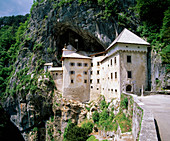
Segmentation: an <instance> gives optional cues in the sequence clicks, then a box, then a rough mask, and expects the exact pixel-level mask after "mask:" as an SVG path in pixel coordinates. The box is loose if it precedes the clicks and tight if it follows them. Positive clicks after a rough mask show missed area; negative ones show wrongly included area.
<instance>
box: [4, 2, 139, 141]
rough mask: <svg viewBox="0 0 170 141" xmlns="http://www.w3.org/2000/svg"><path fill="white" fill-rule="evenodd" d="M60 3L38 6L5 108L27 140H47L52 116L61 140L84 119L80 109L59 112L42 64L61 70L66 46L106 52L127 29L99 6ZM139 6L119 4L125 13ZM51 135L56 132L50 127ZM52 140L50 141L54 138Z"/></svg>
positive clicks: (73, 108)
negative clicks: (69, 125) (72, 122)
mask: <svg viewBox="0 0 170 141" xmlns="http://www.w3.org/2000/svg"><path fill="white" fill-rule="evenodd" d="M58 2H59V1H58V0H56V1H52V0H44V1H42V0H38V2H37V4H34V8H33V9H32V12H31V18H30V20H29V22H28V26H27V30H26V31H25V34H24V37H23V42H22V44H21V45H20V50H19V52H18V59H17V61H16V62H15V64H14V71H13V76H12V77H11V80H10V86H9V91H11V93H10V94H11V95H8V98H7V99H6V101H5V102H4V103H3V107H4V108H5V109H6V111H8V113H9V114H10V116H11V121H13V122H14V123H15V125H16V126H17V127H18V128H19V130H20V131H21V132H22V134H23V135H24V138H25V140H33V139H36V140H45V138H46V137H45V134H46V129H47V125H48V123H47V121H48V120H49V118H50V120H52V121H53V118H52V117H53V116H54V117H55V120H56V122H55V124H56V129H55V130H57V132H56V133H57V135H56V136H58V137H59V138H60V136H59V134H61V132H63V130H64V127H65V126H66V123H67V121H68V119H74V120H75V122H78V120H79V118H80V117H82V118H83V117H84V115H83V112H82V111H81V110H82V109H83V108H82V106H80V105H77V106H75V107H74V106H73V105H74V104H73V105H72V106H71V107H70V105H69V104H68V105H67V104H66V105H65V107H67V110H66V109H63V108H62V107H63V106H58V107H57V109H56V110H54V108H53V106H54V105H56V103H54V99H55V95H56V93H55V92H54V89H55V88H54V83H53V81H52V78H51V77H50V76H49V75H48V74H47V73H44V72H43V69H42V68H43V64H44V63H45V62H53V63H54V65H55V66H60V65H61V61H60V58H61V53H62V51H61V50H62V48H63V46H64V44H71V45H72V46H74V47H75V48H77V49H78V50H81V51H87V52H88V53H89V54H91V53H94V52H100V51H103V50H104V49H106V47H107V46H108V45H109V44H110V43H111V41H112V40H113V39H114V38H115V36H116V31H117V32H120V31H121V30H122V28H123V26H120V25H119V26H118V21H117V18H115V17H110V18H107V19H103V8H102V6H97V5H96V3H95V2H90V3H87V4H79V3H78V1H77V0H75V1H72V2H71V3H65V4H63V5H62V6H57V3H58ZM134 3H135V1H134V0H131V1H128V2H126V3H125V2H124V1H120V4H121V5H123V6H124V7H123V8H124V11H128V7H129V5H134ZM130 26H131V28H132V29H135V27H136V26H135V23H133V22H132V23H131V25H130ZM118 27H119V28H118ZM75 39H78V42H75ZM63 103H64V101H59V102H58V104H59V105H64V104H63ZM55 107H56V106H55ZM71 109H72V110H71ZM84 111H85V110H84ZM70 112H71V113H70ZM63 113H69V114H63ZM65 117H67V118H65ZM65 119H67V120H65ZM80 119H81V118H80ZM60 127H62V129H61V128H60ZM49 130H50V131H53V129H52V128H50V123H49ZM60 131H61V132H60ZM48 137H49V138H50V135H49V136H48Z"/></svg>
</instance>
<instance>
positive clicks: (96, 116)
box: [92, 111, 99, 123]
mask: <svg viewBox="0 0 170 141" xmlns="http://www.w3.org/2000/svg"><path fill="white" fill-rule="evenodd" d="M92 119H93V121H94V123H96V122H99V113H98V112H97V111H95V112H94V113H93V115H92Z"/></svg>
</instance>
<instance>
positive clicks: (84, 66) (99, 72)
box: [45, 29, 150, 102]
mask: <svg viewBox="0 0 170 141" xmlns="http://www.w3.org/2000/svg"><path fill="white" fill-rule="evenodd" d="M149 45H150V44H149V43H148V42H146V41H144V40H143V39H141V38H140V37H138V36H137V35H135V34H134V33H132V32H131V31H129V30H127V29H124V30H123V31H122V32H121V33H120V35H119V36H118V37H117V38H116V39H115V40H114V41H113V42H112V43H111V44H110V46H109V47H108V48H107V49H106V50H105V51H103V52H99V53H96V54H92V55H90V56H87V55H82V54H80V53H78V52H77V50H76V49H75V48H73V47H72V46H71V45H68V46H65V47H64V48H63V53H62V67H53V66H52V63H46V64H45V68H46V70H48V71H50V73H51V75H52V76H53V79H54V82H55V84H56V87H57V90H58V91H59V92H61V93H62V96H63V97H64V98H66V99H73V100H78V101H81V102H86V101H89V100H90V101H92V100H97V99H98V98H99V96H100V95H104V96H105V98H106V100H107V101H109V100H111V99H112V98H118V99H120V95H121V93H122V92H131V93H134V94H140V93H141V92H142V91H143V90H145V89H146V88H147V81H148V76H147V48H148V47H149Z"/></svg>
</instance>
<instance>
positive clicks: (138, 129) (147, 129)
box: [123, 93, 158, 141]
mask: <svg viewBox="0 0 170 141" xmlns="http://www.w3.org/2000/svg"><path fill="white" fill-rule="evenodd" d="M123 94H124V95H125V96H127V98H130V97H129V96H132V97H133V101H134V103H133V119H132V135H133V138H134V141H136V140H139V141H157V140H158V138H157V133H156V127H155V122H154V116H153V114H152V112H151V111H149V110H148V109H147V108H146V106H145V105H144V104H143V103H142V102H140V101H139V100H138V97H137V96H136V95H133V94H128V93H123ZM128 101H129V100H128ZM128 110H129V109H128ZM130 110H131V109H130Z"/></svg>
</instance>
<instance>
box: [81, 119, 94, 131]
mask: <svg viewBox="0 0 170 141" xmlns="http://www.w3.org/2000/svg"><path fill="white" fill-rule="evenodd" d="M81 127H82V128H84V129H85V130H87V133H88V134H90V133H91V132H92V131H93V127H94V124H93V123H92V122H90V121H88V122H85V123H83V124H82V126H81Z"/></svg>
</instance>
